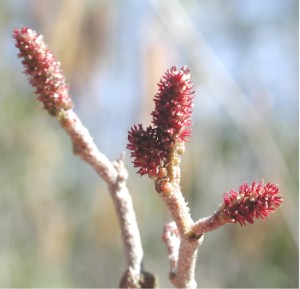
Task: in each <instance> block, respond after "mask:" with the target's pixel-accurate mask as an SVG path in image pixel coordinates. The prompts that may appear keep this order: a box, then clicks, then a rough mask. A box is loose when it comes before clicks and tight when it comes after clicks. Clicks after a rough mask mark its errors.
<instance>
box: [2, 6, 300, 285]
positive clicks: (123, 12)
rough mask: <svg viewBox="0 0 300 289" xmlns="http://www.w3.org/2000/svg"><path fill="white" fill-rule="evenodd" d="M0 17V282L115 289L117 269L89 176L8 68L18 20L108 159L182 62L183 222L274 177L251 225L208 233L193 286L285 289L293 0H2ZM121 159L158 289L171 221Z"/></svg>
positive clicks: (292, 197) (294, 210)
mask: <svg viewBox="0 0 300 289" xmlns="http://www.w3.org/2000/svg"><path fill="white" fill-rule="evenodd" d="M0 21H1V25H0V37H1V45H0V51H1V53H0V57H1V61H0V63H1V64H0V82H1V94H0V134H1V138H0V286H1V287H117V286H118V282H119V278H120V276H121V274H122V273H123V270H124V269H125V267H124V264H125V263H124V256H123V251H122V244H121V241H120V232H119V228H118V223H117V220H116V217H115V214H114V210H113V206H112V201H111V199H110V196H109V193H108V191H107V189H106V187H105V185H104V183H103V181H102V180H101V179H99V178H98V177H97V175H96V173H95V172H94V171H93V170H92V169H91V168H90V167H88V165H86V164H85V163H83V162H82V161H81V160H80V159H78V158H76V157H75V156H73V155H72V152H71V145H70V143H69V140H68V137H67V136H66V135H65V134H64V133H63V131H62V130H61V129H60V127H59V125H58V123H57V122H56V121H55V119H54V118H51V117H50V116H48V115H47V113H46V112H45V111H43V110H42V109H41V105H40V104H39V103H37V102H36V100H35V96H34V94H33V90H32V88H31V87H30V86H29V85H28V84H27V82H26V76H25V75H24V74H22V73H21V72H22V70H23V68H22V66H21V64H20V60H19V59H17V57H16V54H17V50H16V49H15V48H14V45H13V40H12V38H11V33H12V30H13V28H15V27H18V26H20V25H22V24H23V25H28V26H30V27H32V28H33V29H35V30H36V31H37V32H38V33H41V34H43V35H44V39H45V41H46V42H47V43H48V44H49V46H50V47H51V48H52V49H53V50H54V52H55V53H56V55H57V57H58V58H59V59H60V61H61V62H62V67H63V69H64V71H65V73H66V76H67V79H68V82H69V83H70V85H71V93H72V95H73V97H74V101H75V104H76V106H75V111H76V112H77V113H78V115H79V116H80V117H81V119H82V121H83V122H84V124H85V125H86V126H87V127H88V128H89V130H90V132H91V134H92V135H93V136H94V139H95V142H96V143H97V145H98V146H99V148H100V149H101V151H102V152H104V153H105V154H107V155H108V156H109V158H110V159H112V160H113V159H116V158H117V157H118V156H119V155H120V154H121V152H122V151H123V150H125V147H126V143H127V131H128V129H129V127H130V126H131V125H132V124H134V123H137V122H141V123H144V124H146V125H147V124H149V121H150V112H151V111H152V109H153V103H152V97H153V95H154V94H155V92H156V83H157V82H158V80H159V78H160V77H161V76H162V75H163V73H164V71H165V70H166V69H167V68H169V67H170V66H172V65H174V64H176V65H178V66H181V65H184V64H187V65H188V66H189V67H190V68H191V71H192V75H193V81H194V83H195V91H196V94H195V110H194V111H195V112H194V117H193V120H194V125H193V138H192V141H191V142H190V143H189V144H188V145H187V149H186V151H187V152H186V154H185V156H184V158H183V164H182V174H183V175H182V190H183V192H184V193H185V195H186V199H187V201H188V202H189V203H190V206H191V212H192V215H193V217H194V218H200V217H204V216H207V215H209V214H211V213H212V212H213V211H214V210H216V208H217V206H218V204H219V203H220V202H221V200H222V194H223V193H224V192H225V191H228V190H229V189H230V188H236V189H237V188H238V186H239V184H241V183H243V182H244V181H248V182H252V181H253V180H256V179H260V178H264V179H265V180H266V181H272V182H274V183H278V184H279V185H280V188H281V192H282V195H283V197H284V199H285V202H284V204H283V205H282V207H281V208H280V209H278V210H277V212H276V213H275V214H273V215H271V217H270V219H268V220H267V221H266V222H261V221H258V222H256V223H255V224H254V225H249V226H246V227H240V226H239V225H227V226H225V227H223V228H221V229H219V230H217V231H214V232H211V233H209V234H207V235H206V236H205V241H204V243H203V246H202V247H201V248H200V250H199V257H198V263H197V270H196V271H197V272H196V276H197V282H198V286H199V287H261V288H262V287H286V288H287V287H298V1H296V0H264V1H260V0H251V1H239V0H228V1H223V0H201V1H195V0H190V1H178V0H168V1H158V0H152V1H151V0H148V1H137V0H136V1H133V0H130V1H92V0H86V1H85V0H64V1H63V0H59V1H49V0H43V1H39V0H23V1H22V0H10V1H9V0H2V1H1V2H0ZM126 165H127V168H128V170H129V172H130V178H129V181H128V186H129V189H130V191H131V193H132V197H133V200H134V205H135V208H136V214H137V218H138V222H139V227H140V230H141V236H142V241H143V245H144V250H145V260H144V262H145V263H144V265H145V269H146V270H147V271H149V272H154V273H157V274H158V276H159V278H160V284H161V286H162V287H166V286H170V283H169V281H168V277H167V276H168V270H169V268H168V261H167V254H166V250H165V247H164V245H163V243H162V242H161V233H162V227H163V225H164V224H165V222H167V221H169V220H170V217H169V215H168V213H167V212H166V209H165V207H164V205H163V204H162V203H161V200H160V199H159V198H158V197H157V195H156V193H155V190H154V187H153V183H152V182H151V181H150V180H149V179H147V178H146V177H143V178H141V177H139V176H138V175H137V174H136V172H135V170H134V169H133V168H132V165H131V163H130V159H129V156H127V158H126Z"/></svg>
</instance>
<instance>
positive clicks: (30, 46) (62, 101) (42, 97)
mask: <svg viewBox="0 0 300 289" xmlns="http://www.w3.org/2000/svg"><path fill="white" fill-rule="evenodd" d="M13 38H14V39H15V41H16V47H17V48H18V49H19V50H20V53H19V54H18V56H19V57H21V58H23V61H22V64H23V65H24V67H25V71H24V72H25V73H26V74H27V75H28V80H29V83H30V84H31V85H32V86H33V87H35V88H36V90H35V92H36V94H37V95H38V100H39V101H41V102H42V103H43V104H44V108H45V109H47V110H48V112H49V113H50V114H51V115H57V114H58V113H59V112H60V111H62V110H68V109H71V108H72V107H73V103H72V100H71V98H70V95H69V87H68V85H67V84H66V81H65V77H64V74H63V71H62V70H61V67H60V63H59V62H58V61H57V60H56V58H55V56H54V55H53V53H52V52H51V50H50V49H49V48H48V46H47V45H46V44H45V42H44V41H43V36H42V35H38V34H37V33H36V32H35V31H33V30H31V29H30V28H28V27H21V28H19V29H15V30H14V31H13Z"/></svg>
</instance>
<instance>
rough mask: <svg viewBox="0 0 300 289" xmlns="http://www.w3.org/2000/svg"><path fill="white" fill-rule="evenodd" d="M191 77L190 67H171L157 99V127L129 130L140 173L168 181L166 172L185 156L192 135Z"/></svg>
mask: <svg viewBox="0 0 300 289" xmlns="http://www.w3.org/2000/svg"><path fill="white" fill-rule="evenodd" d="M190 78H191V75H190V70H189V69H188V68H187V67H186V66H184V67H182V68H181V69H180V70H177V68H176V67H175V66H173V67H171V69H169V70H168V71H167V72H166V74H165V75H164V76H163V78H162V79H161V80H160V82H159V83H158V93H157V94H156V95H155V96H154V102H155V109H154V111H153V112H152V114H151V115H152V117H153V119H152V124H153V127H152V126H149V127H148V128H147V129H146V130H144V129H143V127H142V125H139V126H138V127H137V126H134V127H133V128H131V130H130V131H129V133H128V141H129V144H128V145H127V148H128V149H129V150H131V157H133V158H134V160H133V164H134V166H135V167H138V168H140V169H139V171H138V173H139V174H141V175H144V174H148V175H149V176H151V177H154V178H164V177H165V176H166V174H165V173H164V170H163V169H165V168H167V167H168V165H169V167H168V168H169V171H171V169H172V166H173V165H174V163H175V161H174V160H175V158H176V157H178V156H179V155H181V154H182V153H183V151H184V146H183V143H184V142H187V141H188V138H189V137H190V136H191V130H190V129H189V127H190V126H191V125H192V121H191V115H192V112H193V109H192V108H193V93H194V92H193V91H192V88H193V85H192V83H191V81H190ZM177 163H178V161H177ZM170 164H171V165H170ZM162 172H163V173H162ZM162 175H163V177H162Z"/></svg>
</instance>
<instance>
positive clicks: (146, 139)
mask: <svg viewBox="0 0 300 289" xmlns="http://www.w3.org/2000/svg"><path fill="white" fill-rule="evenodd" d="M156 133H157V132H156V129H154V128H152V127H151V126H149V127H147V129H146V130H144V128H143V126H142V125H141V124H139V125H138V126H134V127H132V128H131V130H130V131H129V132H128V141H129V143H128V145H127V148H128V149H129V150H131V157H132V158H134V160H133V165H134V166H135V167H138V168H139V171H138V173H139V174H140V175H141V176H142V175H145V174H148V173H151V174H156V173H157V172H158V167H159V165H160V162H161V154H162V152H161V151H160V149H159V147H158V145H157V137H156Z"/></svg>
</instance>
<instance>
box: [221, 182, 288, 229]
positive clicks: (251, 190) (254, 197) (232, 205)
mask: <svg viewBox="0 0 300 289" xmlns="http://www.w3.org/2000/svg"><path fill="white" fill-rule="evenodd" d="M278 193H279V187H278V186H277V185H275V184H272V183H267V184H264V182H263V180H262V181H259V182H253V183H252V185H248V184H247V183H244V184H243V185H241V186H240V189H239V192H236V191H234V190H231V191H230V192H229V193H225V194H224V202H223V204H222V205H221V208H220V211H222V212H223V213H225V215H226V216H228V217H229V218H230V219H232V221H233V222H239V223H240V225H242V226H243V225H246V222H248V223H250V224H253V223H254V219H255V218H256V219H258V218H260V219H262V220H264V219H265V218H266V217H268V216H269V215H270V213H272V212H273V211H274V210H275V209H276V208H277V207H279V206H280V205H281V203H282V202H283V198H282V197H281V196H279V195H278Z"/></svg>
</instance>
